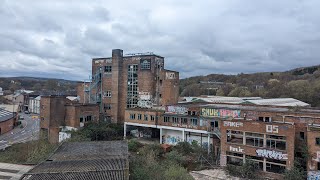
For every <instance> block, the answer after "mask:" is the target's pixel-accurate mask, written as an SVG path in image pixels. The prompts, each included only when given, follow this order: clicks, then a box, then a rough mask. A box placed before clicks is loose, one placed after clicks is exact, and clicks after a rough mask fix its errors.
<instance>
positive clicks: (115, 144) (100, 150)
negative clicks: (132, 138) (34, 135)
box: [21, 141, 129, 180]
mask: <svg viewBox="0 0 320 180" xmlns="http://www.w3.org/2000/svg"><path fill="white" fill-rule="evenodd" d="M128 176H129V162H128V145H127V143H126V142H125V141H99V142H67V143H64V144H62V145H61V146H60V147H59V148H58V150H57V151H56V152H55V153H54V154H53V155H52V156H51V157H50V158H49V161H48V160H47V161H46V162H43V163H41V164H39V165H38V166H36V167H35V168H33V169H32V170H31V171H29V172H28V173H26V174H24V176H23V177H22V178H21V179H23V180H24V179H25V180H42V179H81V180H82V179H83V180H91V179H92V180H93V179H94V180H96V179H98V180H99V179H101V180H102V179H115V180H118V179H119V180H125V179H129V177H128Z"/></svg>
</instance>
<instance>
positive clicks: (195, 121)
mask: <svg viewBox="0 0 320 180" xmlns="http://www.w3.org/2000/svg"><path fill="white" fill-rule="evenodd" d="M190 122H191V125H192V126H197V125H198V119H194V118H192V119H190Z"/></svg>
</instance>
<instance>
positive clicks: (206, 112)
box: [201, 108, 241, 118]
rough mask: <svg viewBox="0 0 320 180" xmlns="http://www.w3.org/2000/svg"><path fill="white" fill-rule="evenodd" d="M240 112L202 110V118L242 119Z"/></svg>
mask: <svg viewBox="0 0 320 180" xmlns="http://www.w3.org/2000/svg"><path fill="white" fill-rule="evenodd" d="M240 113H241V111H240V110H230V109H211V108H202V110H201V114H202V116H214V117H232V118H240Z"/></svg>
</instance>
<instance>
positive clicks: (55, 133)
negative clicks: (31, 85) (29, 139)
mask: <svg viewBox="0 0 320 180" xmlns="http://www.w3.org/2000/svg"><path fill="white" fill-rule="evenodd" d="M40 107H41V110H40V120H41V121H40V132H41V135H42V137H44V138H47V139H48V140H49V142H51V143H58V142H61V141H63V140H64V139H66V138H69V137H70V133H68V131H69V130H76V129H79V128H80V127H83V126H84V124H85V123H86V122H90V121H98V120H99V106H98V105H97V104H80V103H78V102H72V101H71V100H69V99H68V98H67V97H66V96H42V97H41V100H40Z"/></svg>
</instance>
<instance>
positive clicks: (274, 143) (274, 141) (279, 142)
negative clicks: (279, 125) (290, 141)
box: [267, 135, 287, 150]
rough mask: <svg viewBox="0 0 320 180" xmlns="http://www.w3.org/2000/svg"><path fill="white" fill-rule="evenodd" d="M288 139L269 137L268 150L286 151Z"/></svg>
mask: <svg viewBox="0 0 320 180" xmlns="http://www.w3.org/2000/svg"><path fill="white" fill-rule="evenodd" d="M286 145H287V143H286V137H284V136H276V135H267V148H271V149H278V150H286Z"/></svg>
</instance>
